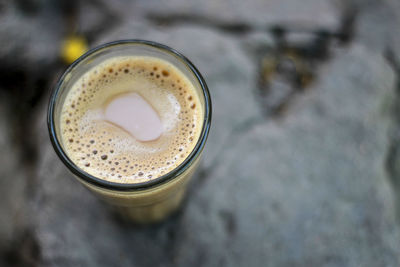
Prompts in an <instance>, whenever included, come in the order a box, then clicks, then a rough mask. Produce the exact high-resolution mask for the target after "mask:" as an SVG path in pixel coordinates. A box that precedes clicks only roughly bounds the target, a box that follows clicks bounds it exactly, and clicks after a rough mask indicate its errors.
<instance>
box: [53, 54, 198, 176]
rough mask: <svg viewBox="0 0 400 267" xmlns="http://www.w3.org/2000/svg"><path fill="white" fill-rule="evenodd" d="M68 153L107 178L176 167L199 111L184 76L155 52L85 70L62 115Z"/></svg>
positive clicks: (189, 145) (192, 138)
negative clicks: (155, 55)
mask: <svg viewBox="0 0 400 267" xmlns="http://www.w3.org/2000/svg"><path fill="white" fill-rule="evenodd" d="M60 120H61V121H60V127H61V136H62V144H63V147H64V150H65V151H66V153H67V155H68V157H69V158H70V159H71V160H72V161H73V162H74V163H75V164H76V165H77V166H78V167H79V168H81V169H82V170H84V171H85V172H87V173H89V174H91V175H93V176H95V177H98V178H100V179H104V180H107V181H111V182H117V183H139V182H145V181H148V180H151V179H156V178H158V177H160V176H162V175H164V174H166V173H168V172H170V171H172V170H173V169H174V168H176V167H177V166H178V165H180V164H181V163H182V162H183V161H184V160H185V159H186V157H187V156H188V155H189V154H190V153H191V152H192V150H193V148H194V147H195V145H196V142H197V141H198V139H199V136H200V132H201V128H202V120H203V110H202V107H201V104H200V101H199V96H198V94H197V92H196V90H195V88H194V86H193V84H192V83H191V82H190V81H189V79H188V78H187V77H186V76H185V75H184V74H183V73H182V72H181V71H180V70H178V69H177V68H176V67H175V66H173V65H172V64H170V63H168V62H166V61H164V60H161V59H158V58H153V57H138V56H126V57H114V58H111V59H107V60H106V61H104V62H102V63H100V64H99V65H97V66H96V67H94V68H93V69H90V70H89V71H87V72H86V73H85V74H83V75H82V76H81V77H80V78H79V79H78V80H77V81H76V82H75V83H74V84H73V85H72V87H71V89H70V91H69V92H68V94H67V96H66V99H65V102H64V105H63V107H62V111H61V118H60Z"/></svg>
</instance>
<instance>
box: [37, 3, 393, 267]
mask: <svg viewBox="0 0 400 267" xmlns="http://www.w3.org/2000/svg"><path fill="white" fill-rule="evenodd" d="M226 3H227V2H220V3H214V2H213V3H211V2H210V3H208V2H206V3H205V6H204V7H202V6H199V5H196V6H195V5H194V4H193V3H192V2H185V3H180V1H172V2H168V3H166V6H164V7H165V8H166V9H165V10H166V11H165V13H166V14H172V13H173V12H180V13H185V12H186V13H188V14H191V13H194V12H197V13H199V14H205V15H204V16H210V17H211V16H217V15H218V14H221V16H222V19H224V20H227V21H229V19H232V18H236V16H239V15H238V14H242V15H240V16H239V17H240V18H243V20H245V19H249V20H251V19H252V17H250V15H249V14H248V13H247V12H250V11H247V10H245V11H243V12H241V10H244V9H245V8H243V4H240V3H238V5H237V6H234V7H232V6H230V5H228V4H226ZM263 3H264V2H263ZM296 3H297V2H296ZM307 3H308V4H310V5H311V3H314V4H315V5H313V7H315V8H317V7H321V6H324V5H326V3H328V2H325V1H323V2H320V3H321V4H319V5H318V4H316V3H317V2H315V1H314V2H313V1H309V2H307ZM253 4H254V3H253ZM253 4H252V3H250V6H251V7H252V9H251V10H252V11H254V14H253V16H254V18H256V19H255V20H254V21H255V22H257V23H258V19H259V16H258V15H260V14H261V13H262V12H263V11H265V10H266V9H264V8H267V7H268V5H269V7H270V8H268V11H269V12H271V14H272V13H274V12H272V11H274V10H275V11H276V12H277V13H275V14H278V15H279V14H285V16H286V17H287V18H290V17H291V15H293V14H295V13H296V12H295V11H296V8H297V9H298V11H299V14H298V15H299V16H300V15H301V14H303V13H302V12H303V11H304V10H305V7H307V5H305V6H303V5H301V4H299V3H297V4H295V3H293V5H288V6H287V8H288V10H280V9H279V8H278V7H282V5H281V4H279V5H278V2H275V1H273V2H271V3H269V2H268V4H267V3H264V4H262V3H261V2H260V3H259V4H254V5H253ZM274 4H275V9H274V8H273V7H274ZM133 5H134V6H136V8H137V9H136V10H133V11H132V12H133V13H134V14H136V13H138V12H143V14H146V13H147V12H150V11H152V12H155V13H157V12H161V11H160V10H161V6H158V5H156V3H155V2H152V1H149V2H146V3H145V2H135V3H134V4H133ZM211 5H213V6H215V9H211V8H210V7H211ZM265 5H266V6H265ZM254 7H260V8H254ZM261 7H262V8H261ZM303 8H304V10H303ZM321 8H322V7H321ZM221 10H226V12H223V13H221V12H219V11H221ZM302 10H303V11H302ZM329 10H331V9H330V8H329ZM128 11H129V10H127V11H126V12H128ZM257 12H259V13H257ZM279 12H282V13H279ZM304 12H305V13H307V12H306V11H304ZM308 12H310V11H308ZM329 12H331V11H329ZM311 13H312V14H313V15H314V14H316V15H318V16H317V17H318V18H319V17H323V16H322V15H321V16H319V13H318V14H317V12H311ZM311 13H307V14H308V15H307V16H308V17H310V14H311ZM320 14H324V12H321V13H320ZM246 16H247V17H246ZM260 17H261V16H260ZM328 17H329V16H328ZM267 19H268V18H265V21H263V22H262V23H264V22H265V23H270V22H267ZM365 20H366V21H369V19H368V18H366V19H365ZM273 21H274V22H277V23H279V22H280V20H279V19H278V18H277V17H274V19H273ZM321 25H322V24H321ZM360 25H364V24H363V23H361V24H360ZM386 26H387V24H385V23H382V24H379V25H377V26H376V27H378V28H379V27H386ZM359 27H361V28H357V29H356V31H357V36H358V37H356V39H355V42H354V43H353V44H352V45H351V46H350V47H348V48H346V47H342V48H337V49H335V52H334V54H333V55H332V59H331V61H329V62H326V63H323V64H320V65H319V70H318V75H319V76H318V77H319V78H318V79H317V81H316V82H315V83H314V85H313V86H312V87H311V88H309V90H307V91H305V92H304V93H301V94H298V95H297V96H296V98H295V99H293V101H291V104H290V106H289V108H288V111H287V113H286V114H285V115H284V116H282V117H279V118H276V119H273V118H270V117H265V116H263V114H262V112H261V109H260V104H261V103H259V102H260V101H261V100H260V99H258V98H257V97H255V91H256V86H257V84H256V77H257V71H258V70H257V58H256V56H257V53H254V51H255V50H257V49H258V48H259V46H266V47H270V46H271V42H270V41H271V39H270V36H268V35H267V34H266V35H265V38H264V35H263V34H262V33H252V34H250V35H243V36H241V38H242V40H240V38H237V36H234V35H232V34H230V33H224V32H221V31H219V30H218V29H216V28H213V27H208V26H204V25H201V24H200V25H194V24H190V25H180V26H179V25H178V26H174V27H152V26H149V24H148V21H143V20H142V19H141V18H140V17H136V18H134V19H126V23H124V24H122V25H120V26H119V27H117V28H115V29H114V30H113V32H112V33H109V34H107V35H104V36H102V37H99V39H98V40H97V42H96V43H97V44H98V43H103V42H106V41H111V40H115V39H127V38H140V39H150V40H154V41H158V42H161V43H164V44H167V45H169V46H171V47H174V48H176V49H177V50H178V51H181V52H182V53H183V54H185V55H186V56H187V57H188V58H189V59H191V60H192V62H193V63H194V64H195V65H196V66H197V67H198V68H199V70H200V71H201V72H202V74H203V75H204V77H205V79H206V81H207V83H208V85H209V88H210V92H211V95H212V99H213V107H214V110H213V125H212V130H211V134H210V137H209V140H208V143H207V146H206V150H205V151H204V157H203V159H204V161H203V164H202V166H201V167H200V170H199V172H198V174H197V175H196V177H195V179H194V182H193V183H192V186H191V188H190V191H189V197H188V200H187V202H186V204H185V205H184V207H183V209H182V210H181V212H180V213H179V214H177V215H176V216H174V217H172V218H170V219H169V220H167V221H166V222H164V223H162V224H160V225H156V226H149V227H144V228H139V227H137V226H132V225H127V224H124V223H122V222H120V221H119V220H118V219H116V217H115V216H114V215H113V214H112V213H111V212H110V211H109V210H108V209H107V208H106V207H105V206H104V205H103V204H102V203H101V202H100V201H98V200H97V199H96V198H95V197H94V196H92V195H91V194H90V193H89V192H88V191H87V190H86V189H84V188H83V187H82V186H81V185H80V184H79V183H78V182H77V181H75V180H74V179H73V178H72V175H71V174H70V173H69V172H68V171H67V169H66V167H65V166H63V164H62V163H61V162H60V161H59V159H58V158H57V157H56V155H55V153H54V151H53V149H52V147H51V145H50V142H49V140H48V136H47V130H46V123H45V107H44V106H43V112H42V114H41V116H40V118H39V120H38V122H37V130H38V132H39V134H38V135H39V137H38V140H37V143H38V144H39V146H40V148H41V157H40V160H39V164H38V168H37V177H38V188H37V192H36V195H35V198H34V201H32V203H31V205H32V209H33V212H32V214H33V216H32V219H31V221H32V223H33V224H34V225H35V233H36V235H37V238H38V244H39V245H40V248H41V261H42V262H41V263H42V266H264V265H268V266H269V265H270V266H360V265H362V266H399V265H400V258H399V254H398V252H399V251H400V229H399V225H398V222H397V221H396V219H395V212H394V211H395V208H394V205H395V203H394V201H395V196H394V195H395V194H394V192H393V190H392V188H391V185H392V184H391V183H390V182H389V179H388V178H389V177H388V175H387V172H386V171H387V170H386V169H385V165H384V162H385V160H386V154H387V151H388V143H389V139H388V137H387V133H388V128H389V126H390V124H391V123H393V122H391V121H390V119H389V118H390V114H389V113H390V112H392V111H391V110H390V109H389V108H388V102H390V101H389V100H390V99H392V98H395V97H396V96H395V95H394V89H395V84H396V74H395V73H394V72H393V69H392V68H391V67H390V66H389V65H388V63H387V62H386V61H385V59H384V57H383V53H382V52H383V51H382V49H383V47H384V46H383V45H382V44H381V43H380V42H378V41H376V42H377V43H376V44H377V45H373V44H371V43H370V42H369V41H368V39H365V38H363V37H362V36H363V34H362V31H363V30H362V27H364V26H359ZM382 30H383V29H382ZM383 31H384V30H383ZM382 42H386V41H385V40H382Z"/></svg>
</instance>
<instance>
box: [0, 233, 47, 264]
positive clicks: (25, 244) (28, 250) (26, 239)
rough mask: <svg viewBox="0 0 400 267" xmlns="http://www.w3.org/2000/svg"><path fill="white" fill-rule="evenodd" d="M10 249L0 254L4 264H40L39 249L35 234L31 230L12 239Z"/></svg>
mask: <svg viewBox="0 0 400 267" xmlns="http://www.w3.org/2000/svg"><path fill="white" fill-rule="evenodd" d="M10 247H11V249H9V250H6V251H4V252H2V253H3V255H2V258H3V261H4V263H3V264H4V265H5V266H10V267H25V266H30V267H35V266H40V262H41V251H40V246H39V243H38V241H37V238H36V236H35V235H34V233H33V232H32V231H25V232H24V233H22V234H20V236H19V237H18V238H17V239H16V240H14V243H13V244H11V246H10Z"/></svg>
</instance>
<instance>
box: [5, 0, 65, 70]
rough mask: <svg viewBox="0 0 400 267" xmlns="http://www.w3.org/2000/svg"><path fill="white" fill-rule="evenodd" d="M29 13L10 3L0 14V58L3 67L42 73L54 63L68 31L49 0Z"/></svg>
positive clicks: (15, 3)
mask: <svg viewBox="0 0 400 267" xmlns="http://www.w3.org/2000/svg"><path fill="white" fill-rule="evenodd" d="M21 5H22V4H21ZM36 5H37V7H36V8H34V10H35V11H33V12H32V13H27V12H26V11H24V10H23V9H22V8H20V7H19V6H18V5H17V1H15V2H10V3H8V4H7V5H5V7H4V8H3V9H4V10H3V12H2V15H1V16H0V24H1V27H0V37H1V39H2V40H4V41H3V42H2V44H1V46H0V60H1V62H2V65H3V67H4V68H11V69H17V70H24V71H29V72H33V73H43V72H46V71H48V70H49V68H50V67H51V66H54V63H55V62H56V60H57V58H58V55H59V50H60V47H61V41H62V36H63V34H65V32H66V29H65V28H64V21H63V17H62V16H61V15H60V14H59V12H57V11H59V10H56V9H55V8H53V6H52V4H50V1H44V2H43V1H42V3H36V4H35V6H36Z"/></svg>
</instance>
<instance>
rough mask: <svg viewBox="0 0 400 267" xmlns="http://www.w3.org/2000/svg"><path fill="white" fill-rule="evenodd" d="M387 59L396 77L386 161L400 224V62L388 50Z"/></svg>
mask: <svg viewBox="0 0 400 267" xmlns="http://www.w3.org/2000/svg"><path fill="white" fill-rule="evenodd" d="M385 58H386V60H387V62H388V63H389V64H390V66H391V67H392V69H393V70H394V72H395V75H396V85H395V92H394V99H393V100H392V101H393V102H392V105H391V109H392V110H391V118H392V125H391V129H390V131H389V137H388V138H389V145H388V150H387V154H386V159H385V169H386V174H387V177H388V179H389V182H390V183H391V185H392V189H393V191H394V194H395V197H396V200H395V202H396V209H397V218H398V221H399V222H400V62H397V61H396V55H395V53H394V52H393V51H392V50H390V49H388V50H386V52H385Z"/></svg>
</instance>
